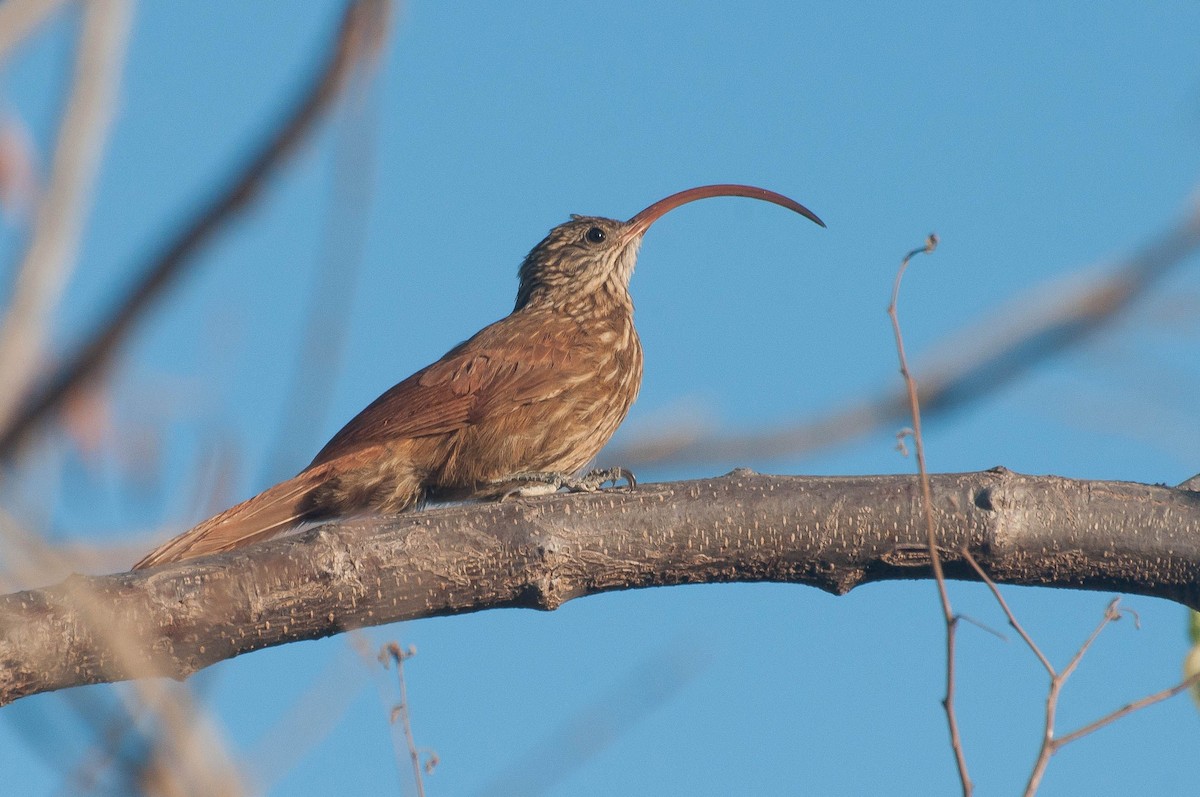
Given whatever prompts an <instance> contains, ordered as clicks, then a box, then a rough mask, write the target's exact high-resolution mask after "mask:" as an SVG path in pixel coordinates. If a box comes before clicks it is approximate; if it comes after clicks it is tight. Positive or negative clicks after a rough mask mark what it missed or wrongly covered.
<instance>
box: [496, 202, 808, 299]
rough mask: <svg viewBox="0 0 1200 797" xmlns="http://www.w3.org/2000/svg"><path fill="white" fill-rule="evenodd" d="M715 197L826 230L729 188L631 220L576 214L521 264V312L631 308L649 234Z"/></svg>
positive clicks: (796, 206)
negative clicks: (533, 307) (606, 305)
mask: <svg viewBox="0 0 1200 797" xmlns="http://www.w3.org/2000/svg"><path fill="white" fill-rule="evenodd" d="M715 196H744V197H750V198H751V199H761V200H763V201H765V202H772V203H774V204H776V205H782V206H783V207H785V208H788V209H789V210H794V211H795V212H797V213H799V214H800V215H802V216H805V217H806V218H808V219H811V220H812V221H814V222H816V223H817V224H819V225H821V226H822V227H824V226H825V222H823V221H821V220H820V219H819V218H817V216H816V214H815V213H813V212H812V211H811V210H809V209H808V208H806V207H804V206H803V205H801V204H800V203H799V202H796V201H795V200H792V199H788V198H787V197H785V196H783V195H782V194H777V193H775V192H774V191H768V190H766V189H765V188H755V187H754V186H749V185H728V184H723V185H704V186H700V187H698V188H689V189H688V190H686V191H680V192H679V193H677V194H672V195H671V196H669V197H667V198H666V199H660V200H659V201H658V202H655V203H654V204H653V205H651V206H650V207H648V208H646V209H645V210H643V211H642V212H641V213H638V214H637V215H636V216H634V217H633V218H631V219H630V220H629V221H617V220H616V219H606V218H603V217H600V216H574V215H573V216H571V220H570V221H568V222H566V223H565V224H560V225H558V226H557V227H555V228H554V229H553V230H551V231H550V234H549V235H547V236H546V237H545V238H544V239H542V241H541V243H539V244H538V245H537V246H535V247H534V248H533V250H532V251H530V253H529V254H528V255H526V257H525V261H524V262H523V263H521V270H520V279H521V285H520V288H519V289H518V291H517V308H516V309H518V310H520V309H521V308H523V307H526V306H527V305H530V304H536V303H543V302H545V303H549V304H550V305H552V306H557V307H565V308H571V307H584V306H590V305H592V304H594V303H595V302H597V301H607V300H610V299H611V300H614V301H616V302H618V303H620V304H623V305H628V304H629V303H630V300H629V278H630V277H631V276H633V267H634V265H635V264H636V263H637V253H638V248H639V247H640V246H641V243H642V236H643V235H645V234H646V230H648V229H650V225H651V224H653V223H654V222H655V221H657V220H658V219H659V218H661V217H662V216H663V215H664V214H666V213H667V212H669V211H671V210H674V209H675V208H677V207H679V206H680V205H684V204H687V203H688V202H694V201H695V200H697V199H706V198H708V197H715Z"/></svg>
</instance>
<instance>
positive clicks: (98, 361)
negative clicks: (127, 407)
mask: <svg viewBox="0 0 1200 797" xmlns="http://www.w3.org/2000/svg"><path fill="white" fill-rule="evenodd" d="M389 9H390V3H388V2H387V1H386V0H356V1H355V2H352V3H351V4H350V5H349V6H348V7H347V9H346V13H345V16H344V17H343V20H342V24H341V28H340V30H339V31H338V34H337V36H336V38H335V41H334V43H333V45H332V48H331V52H330V54H329V56H328V58H327V60H326V63H325V65H324V67H323V68H322V69H321V71H320V74H319V75H318V76H317V78H316V80H315V81H314V82H313V83H312V85H311V86H310V87H309V88H308V89H306V90H305V92H304V93H303V96H302V98H301V99H300V101H299V102H298V103H297V104H296V105H295V107H294V109H293V110H292V111H291V112H290V113H289V114H287V116H286V117H285V118H284V120H283V121H282V122H281V123H280V124H279V125H277V126H276V127H275V129H274V130H273V131H272V132H271V133H270V134H269V135H268V136H267V137H266V140H265V141H264V142H262V143H261V144H259V145H258V146H257V147H256V148H255V150H254V152H253V154H252V155H251V156H250V157H249V158H247V159H246V161H245V163H244V165H243V166H242V167H241V168H239V169H237V170H236V171H235V172H234V174H233V175H232V176H231V177H230V179H228V180H227V181H225V182H224V184H223V185H222V187H221V188H220V189H219V190H217V191H216V192H214V194H213V195H212V196H211V197H210V198H209V199H208V200H207V201H205V202H204V203H203V204H202V206H201V207H200V209H199V210H198V211H197V212H196V213H194V214H193V216H192V218H191V219H190V220H189V221H188V222H187V223H185V224H184V225H183V226H182V228H181V230H180V231H179V232H178V233H177V234H176V235H174V236H172V238H171V240H170V242H169V243H168V244H167V245H166V246H165V247H163V248H162V249H161V250H160V251H158V252H156V253H155V254H154V255H152V256H151V257H150V258H149V259H148V261H147V263H146V264H145V265H143V266H142V267H141V268H140V269H138V273H140V275H141V276H140V277H139V278H138V279H137V280H136V282H135V283H134V285H133V286H132V288H131V289H130V290H129V291H128V292H127V293H126V294H125V296H124V297H123V298H122V299H121V300H120V301H118V303H117V305H116V307H115V308H114V309H113V310H112V311H111V312H110V313H109V314H108V316H107V317H106V318H105V319H104V320H103V321H102V322H101V323H100V324H99V326H98V327H97V328H96V329H95V330H94V331H93V332H92V334H90V335H89V336H88V337H87V338H86V339H85V342H84V343H83V344H82V345H81V346H80V347H79V348H78V349H77V350H76V351H75V352H74V353H73V354H71V355H70V356H68V357H67V358H66V361H65V362H64V364H63V365H62V366H61V367H60V368H59V369H58V370H57V371H56V372H55V373H54V374H53V375H52V376H51V378H50V379H49V380H48V381H47V383H46V385H45V386H44V387H43V388H42V389H40V390H39V391H37V392H36V393H35V394H34V395H33V396H32V397H31V398H30V399H29V400H28V401H26V402H25V403H24V404H23V405H22V407H21V409H20V410H19V411H18V413H17V415H16V416H15V417H14V418H13V419H12V421H11V422H10V423H8V424H6V425H4V426H3V428H2V429H0V460H5V459H11V458H12V457H13V456H14V454H15V453H16V450H17V448H18V447H19V446H20V444H21V443H22V442H23V441H24V440H25V439H26V437H27V436H28V435H29V433H30V432H31V431H33V429H34V428H35V427H36V426H38V425H39V424H41V423H42V422H44V421H45V420H46V418H47V417H48V416H49V415H50V414H51V413H52V412H53V411H55V410H56V409H57V408H58V407H59V406H60V405H61V404H62V402H63V401H64V399H66V398H67V397H68V396H69V395H70V394H71V393H72V392H73V391H74V390H75V389H76V388H78V387H79V386H80V385H81V384H82V383H84V382H86V381H88V380H89V379H90V378H91V377H93V376H95V375H96V374H97V373H98V372H99V371H100V370H101V368H102V367H103V366H104V365H105V364H106V363H107V362H108V361H109V359H110V358H111V357H112V355H113V354H114V352H115V351H116V350H117V349H118V348H119V347H120V345H121V344H122V343H123V342H124V340H125V338H126V336H127V335H128V334H129V332H130V330H132V328H133V326H134V324H135V323H136V322H137V321H138V320H139V319H140V318H141V317H142V315H143V314H144V313H145V312H146V310H147V309H148V308H149V307H150V306H151V305H152V304H153V303H154V302H155V301H156V300H157V299H159V298H160V297H161V295H162V294H163V292H164V290H165V289H166V288H167V287H168V286H170V285H171V284H172V283H174V281H175V280H176V279H177V278H178V277H179V276H180V274H182V273H183V271H184V269H185V267H186V266H187V265H188V264H190V263H192V262H194V261H193V260H192V257H193V256H194V255H195V254H196V253H197V252H199V251H200V249H201V248H202V246H203V245H204V244H205V243H207V242H208V241H209V240H210V239H211V238H212V237H213V235H214V234H215V233H216V232H218V231H219V230H220V229H221V228H222V226H223V225H224V224H225V223H226V222H227V221H228V220H229V219H230V218H232V217H233V215H234V214H235V213H237V212H238V211H239V210H241V209H243V208H244V207H246V206H247V204H248V203H249V202H250V200H251V199H253V198H254V196H255V195H256V194H257V193H258V191H259V189H260V188H261V187H262V186H263V184H264V183H265V181H266V179H267V178H268V177H269V176H270V174H271V173H272V172H273V171H274V170H275V169H276V168H277V167H278V166H279V165H280V164H281V163H282V162H283V160H284V159H285V157H286V155H287V154H288V153H290V152H291V151H292V150H293V149H294V148H295V145H296V144H297V142H299V141H300V140H301V139H302V138H303V137H304V136H305V135H307V134H308V133H309V131H311V130H312V128H313V126H314V124H315V123H316V121H317V120H318V119H320V118H321V116H322V115H323V114H324V112H325V111H326V110H327V109H328V108H329V106H330V105H331V104H332V103H333V101H334V100H335V99H336V98H337V96H338V95H339V94H340V92H341V89H342V87H343V86H344V85H345V84H346V82H347V78H348V77H349V76H350V74H351V73H352V72H353V71H354V69H355V68H356V67H357V66H358V65H359V64H360V63H363V62H364V61H366V60H367V59H369V58H371V57H373V56H374V54H375V53H377V52H378V51H379V49H380V45H381V37H382V36H383V35H384V33H385V31H386V30H387V24H386V21H387V18H388V14H389Z"/></svg>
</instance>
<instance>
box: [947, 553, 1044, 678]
mask: <svg viewBox="0 0 1200 797" xmlns="http://www.w3.org/2000/svg"><path fill="white" fill-rule="evenodd" d="M959 553H960V554H961V555H962V557H963V559H965V560H966V562H967V564H969V565H970V566H971V567H972V569H974V570H975V572H976V574H978V576H979V579H980V580H981V581H982V582H983V583H984V584H987V588H988V589H990V590H991V591H992V597H994V598H995V599H996V603H998V604H1000V609H1001V610H1002V611H1003V612H1004V616H1005V617H1007V618H1008V624H1009V625H1010V626H1012V628H1013V630H1014V631H1016V632H1017V634H1018V635H1019V636H1020V637H1021V639H1023V640H1024V641H1025V644H1026V645H1027V646H1028V647H1029V649H1030V650H1032V651H1033V655H1035V656H1037V660H1038V661H1039V662H1041V663H1042V667H1043V668H1045V670H1046V672H1047V673H1048V674H1049V675H1050V677H1051V678H1053V677H1054V676H1055V672H1054V666H1053V665H1052V664H1050V659H1048V658H1046V654H1045V653H1043V652H1042V649H1041V648H1040V647H1038V644H1037V643H1036V642H1034V641H1033V637H1031V636H1030V635H1029V632H1028V631H1026V630H1025V626H1023V625H1021V623H1020V622H1018V621H1017V616H1016V615H1015V614H1013V611H1012V609H1011V608H1009V605H1008V601H1006V600H1004V596H1003V595H1001V594H1000V587H998V586H997V585H996V582H995V581H992V579H991V576H989V575H988V574H987V573H986V572H985V571H984V569H983V568H982V567H980V565H979V562H978V561H976V559H975V557H974V556H973V555H972V554H971V552H970V551H969V550H968V549H966V548H962V549H960V551H959Z"/></svg>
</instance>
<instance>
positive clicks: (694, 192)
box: [625, 183, 825, 239]
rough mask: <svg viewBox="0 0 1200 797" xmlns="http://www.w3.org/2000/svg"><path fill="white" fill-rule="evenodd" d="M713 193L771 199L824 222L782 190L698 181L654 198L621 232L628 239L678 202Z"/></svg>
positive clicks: (706, 196) (821, 222)
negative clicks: (707, 183)
mask: <svg viewBox="0 0 1200 797" xmlns="http://www.w3.org/2000/svg"><path fill="white" fill-rule="evenodd" d="M714 196H744V197H749V198H750V199H761V200H763V201H764V202H773V203H774V204H776V205H780V206H782V207H785V208H787V209H788V210H794V211H795V212H797V213H799V214H800V215H801V216H804V217H805V218H806V219H809V220H811V221H814V222H816V223H817V224H820V225H821V226H822V227H824V226H825V222H823V221H821V220H820V219H819V218H818V217H817V214H816V213H813V212H812V211H811V210H809V209H808V208H806V207H804V205H801V204H800V203H799V202H797V201H796V200H794V199H789V198H788V197H785V196H784V195H783V194H777V193H775V192H774V191H768V190H767V189H765V188H757V187H755V186H752V185H736V184H733V183H721V184H719V185H702V186H699V187H697V188H689V189H687V190H686V191H680V192H679V193H678V194H671V195H670V196H669V197H667V198H666V199H660V200H658V201H657V202H655V203H654V204H653V205H651V206H650V207H648V208H646V209H645V210H643V211H642V212H641V213H639V214H637V215H636V216H634V217H633V218H631V219H630V220H629V221H627V222H625V223H626V224H627V225H628V226H627V227H626V228H625V236H626V237H627V238H630V239H633V238H636V237H638V236H640V235H642V234H643V233H645V232H646V230H648V229H649V228H650V225H651V224H653V223H654V222H655V221H657V220H658V219H659V218H660V217H662V216H663V215H664V214H666V213H669V212H670V211H672V210H674V209H675V208H677V207H679V206H680V205H686V204H687V203H688V202H695V201H696V200H697V199H708V198H709V197H714Z"/></svg>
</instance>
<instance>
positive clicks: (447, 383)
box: [133, 184, 825, 570]
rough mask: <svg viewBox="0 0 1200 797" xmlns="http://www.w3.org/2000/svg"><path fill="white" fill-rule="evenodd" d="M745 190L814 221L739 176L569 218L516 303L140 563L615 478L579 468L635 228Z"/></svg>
mask: <svg viewBox="0 0 1200 797" xmlns="http://www.w3.org/2000/svg"><path fill="white" fill-rule="evenodd" d="M721 196H737V197H749V198H752V199H758V200H763V201H766V202H770V203H774V204H776V205H780V206H782V207H785V208H788V209H789V210H792V211H795V212H796V213H799V214H800V215H802V216H805V217H806V218H808V219H810V220H811V221H813V222H815V223H816V224H818V225H820V226H821V227H824V226H825V223H824V222H823V221H821V219H820V218H818V217H817V215H816V214H815V213H813V212H812V211H810V210H809V209H808V208H806V207H804V206H803V205H801V204H800V203H799V202H796V201H795V200H793V199H789V198H788V197H786V196H784V195H782V194H778V193H775V192H773V191H769V190H767V189H764V188H757V187H755V186H749V185H736V184H718V185H705V186H699V187H696V188H690V189H687V190H684V191H680V192H678V193H675V194H671V195H670V196H668V197H666V198H664V199H661V200H659V201H657V202H655V203H654V204H652V205H650V206H649V207H647V208H646V209H644V210H642V211H641V212H640V213H637V214H636V215H634V216H633V217H632V218H630V219H629V220H628V221H618V220H615V219H609V218H603V217H598V216H579V215H572V216H571V217H570V220H568V221H567V222H565V223H563V224H560V225H558V226H557V227H555V228H554V229H552V230H551V231H550V233H549V234H548V235H547V236H546V237H545V238H544V239H543V240H542V241H541V242H540V243H539V244H537V246H535V247H534V248H533V249H532V250H531V251H530V252H529V254H528V255H527V256H526V257H525V259H524V261H522V263H521V266H520V269H519V271H518V282H519V284H518V289H517V299H516V305H515V307H514V308H513V311H512V312H511V313H510V314H509V315H508V316H506V317H504V318H502V319H500V320H499V321H496V322H495V323H493V324H491V325H489V326H487V327H484V328H483V329H482V330H480V331H479V332H478V333H476V334H475V335H474V336H473V337H471V338H469V339H468V340H466V341H464V342H462V343H460V344H459V345H457V346H455V347H454V348H452V349H451V350H450V351H448V352H447V353H446V354H445V355H444V356H443V357H442V358H441V359H439V360H437V361H436V362H434V363H432V364H430V365H428V366H426V367H425V368H422V369H421V370H419V371H417V372H416V373H415V374H413V375H412V376H410V377H408V378H407V379H405V380H403V381H402V382H400V383H398V384H397V385H395V386H394V387H392V388H391V389H390V390H388V391H386V392H385V393H384V394H383V395H381V396H380V397H379V398H377V399H376V400H375V401H374V402H372V403H371V404H370V405H368V406H367V407H366V408H365V409H364V410H362V412H360V413H359V414H358V415H356V416H355V417H354V418H353V419H352V420H350V422H349V423H347V424H346V425H345V426H344V427H343V428H342V429H341V431H339V432H338V433H337V434H335V435H334V436H333V438H332V439H331V440H330V441H329V442H328V443H327V444H326V445H325V447H324V448H322V449H321V450H320V451H319V452H318V453H317V455H316V457H315V458H314V459H313V461H312V462H311V463H310V464H309V465H308V467H306V468H305V469H304V470H302V471H300V473H299V474H297V475H296V476H294V477H292V478H290V479H287V480H286V481H283V482H280V483H279V484H276V485H275V486H273V487H270V488H268V489H266V490H264V491H263V492H261V493H259V494H258V495H256V496H254V497H253V498H250V499H248V500H246V501H243V502H242V503H240V504H237V505H236V506H234V507H232V508H230V509H227V510H225V511H224V512H221V513H220V514H217V515H215V516H214V517H212V518H209V519H208V520H205V521H204V522H202V523H200V524H199V525H197V526H195V527H194V528H192V529H190V530H189V531H186V532H184V533H183V534H181V535H179V536H178V537H175V538H174V539H172V540H169V541H168V542H166V543H164V544H163V545H161V546H159V547H158V548H156V549H155V550H153V551H151V552H150V553H149V554H147V555H146V556H145V557H143V558H142V559H141V560H140V561H139V562H137V563H136V564H135V565H134V566H133V569H135V570H139V569H143V568H148V567H154V566H157V565H162V564H166V563H170V562H177V561H180V560H184V559H191V558H193V557H197V556H203V555H206V554H211V553H217V552H222V551H228V550H232V549H235V548H240V547H242V546H245V545H249V544H251V543H254V542H257V541H259V540H264V539H267V538H270V537H273V536H276V535H278V534H281V533H284V532H287V531H290V530H292V529H294V528H296V527H298V526H301V525H304V524H308V523H313V522H318V521H322V520H330V519H334V518H343V517H352V516H356V515H363V514H377V515H390V514H397V513H400V512H404V511H407V510H411V509H414V508H419V507H421V506H423V505H424V504H426V503H427V502H445V501H464V500H488V499H502V498H505V497H507V496H509V495H511V494H513V493H517V494H520V495H533V494H538V493H546V492H554V491H557V490H559V489H562V488H564V487H565V488H567V489H569V490H579V491H594V490H597V489H599V488H601V487H602V486H603V485H604V484H607V483H610V482H611V483H613V484H618V483H619V482H620V481H621V480H624V481H627V482H628V483H629V485H630V486H631V487H632V486H633V484H634V478H633V474H631V473H629V472H628V471H627V470H625V469H623V468H612V469H605V470H596V471H591V472H589V473H587V474H585V475H583V476H577V475H576V474H578V473H579V472H580V471H581V470H582V469H583V468H584V466H585V465H587V464H588V463H589V462H590V461H591V460H592V458H593V457H595V456H596V454H597V453H598V452H599V451H600V449H601V448H602V447H603V446H604V444H605V443H607V442H608V440H609V438H611V437H612V435H613V433H614V432H615V431H616V430H617V427H618V426H619V425H620V424H621V422H622V421H623V420H624V419H625V416H626V414H627V413H628V412H629V408H630V406H631V405H632V404H633V402H634V399H636V398H637V394H638V390H639V388H640V387H641V381H642V347H641V343H640V341H639V339H638V335H637V330H636V329H635V328H634V323H633V300H632V298H631V297H630V294H629V282H630V278H631V276H632V275H633V270H634V266H635V264H636V262H637V256H638V250H639V247H640V246H641V242H642V237H643V236H644V235H645V233H646V231H647V230H648V229H649V228H650V225H652V224H653V223H654V222H655V221H657V220H658V219H659V218H661V217H662V216H663V215H664V214H666V213H668V212H669V211H671V210H674V209H675V208H678V207H679V206H681V205H684V204H687V203H689V202H694V201H696V200H699V199H706V198H710V197H721Z"/></svg>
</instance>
